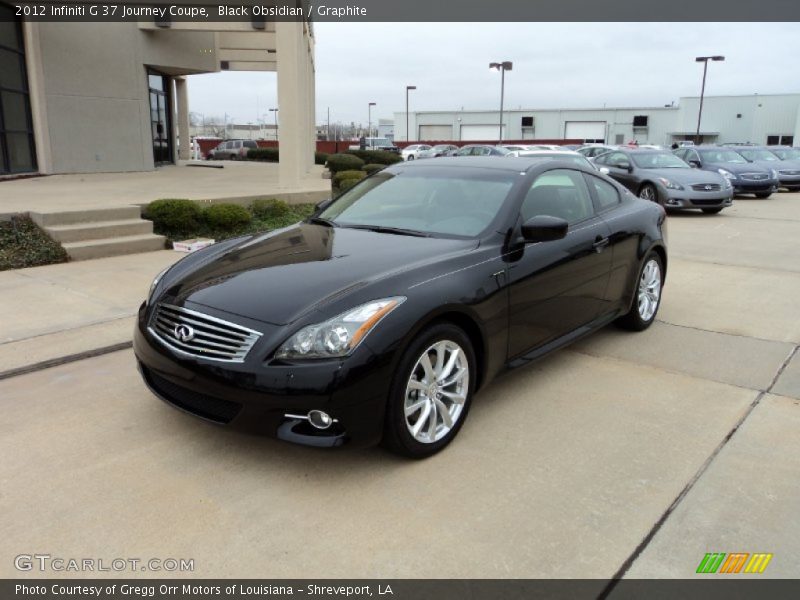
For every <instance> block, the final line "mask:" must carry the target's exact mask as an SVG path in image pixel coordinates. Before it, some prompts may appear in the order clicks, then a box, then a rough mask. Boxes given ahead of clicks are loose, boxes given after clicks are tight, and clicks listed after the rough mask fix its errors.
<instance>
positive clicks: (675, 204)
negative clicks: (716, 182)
mask: <svg viewBox="0 0 800 600" xmlns="http://www.w3.org/2000/svg"><path fill="white" fill-rule="evenodd" d="M659 191H660V193H661V194H662V197H663V198H664V206H665V207H666V208H725V207H726V206H731V205H732V204H733V190H732V189H730V188H729V189H722V190H720V191H715V192H705V191H696V190H693V189H691V188H689V189H684V190H672V189H667V188H665V187H662V188H661V189H660V190H659Z"/></svg>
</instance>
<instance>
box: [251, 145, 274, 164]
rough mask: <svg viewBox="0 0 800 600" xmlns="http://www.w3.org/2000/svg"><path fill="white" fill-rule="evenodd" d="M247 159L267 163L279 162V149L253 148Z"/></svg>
mask: <svg viewBox="0 0 800 600" xmlns="http://www.w3.org/2000/svg"><path fill="white" fill-rule="evenodd" d="M247 158H249V159H250V160H265V161H267V162H278V149H277V148H251V149H250V150H248V151H247Z"/></svg>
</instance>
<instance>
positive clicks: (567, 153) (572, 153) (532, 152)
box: [519, 150, 583, 157]
mask: <svg viewBox="0 0 800 600" xmlns="http://www.w3.org/2000/svg"><path fill="white" fill-rule="evenodd" d="M519 152H524V153H525V154H520V157H524V156H539V155H542V154H546V155H552V154H563V155H564V156H583V154H581V153H580V152H575V151H574V150H520V151H519Z"/></svg>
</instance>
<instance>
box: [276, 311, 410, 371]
mask: <svg viewBox="0 0 800 600" xmlns="http://www.w3.org/2000/svg"><path fill="white" fill-rule="evenodd" d="M405 300H406V299H405V297H403V296H395V297H393V298H384V299H383V300H374V301H372V302H368V303H367V304H362V305H361V306H358V307H356V308H354V309H352V310H350V311H347V312H346V313H343V314H341V315H339V316H336V317H333V318H332V319H329V320H327V321H325V322H324V323H317V324H316V325H309V326H307V327H303V329H301V330H300V331H298V332H297V333H295V334H294V335H293V336H292V337H290V338H289V339H288V340H286V341H285V342H284V343H283V345H281V347H280V348H278V351H277V352H276V353H275V358H335V357H340V356H347V355H348V354H350V353H351V352H352V351H353V350H355V349H356V347H357V346H358V345H359V344H360V343H361V340H363V339H364V338H365V337H367V334H369V332H370V331H372V329H373V328H374V327H375V326H376V325H377V324H378V323H379V322H380V320H381V319H383V317H385V316H386V315H388V314H389V313H390V312H392V311H393V310H394V309H395V308H397V307H398V306H400V305H401V304H402V303H403V302H405Z"/></svg>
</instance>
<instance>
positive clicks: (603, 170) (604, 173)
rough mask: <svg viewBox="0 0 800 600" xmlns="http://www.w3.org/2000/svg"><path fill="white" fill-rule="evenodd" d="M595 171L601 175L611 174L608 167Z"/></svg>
mask: <svg viewBox="0 0 800 600" xmlns="http://www.w3.org/2000/svg"><path fill="white" fill-rule="evenodd" d="M597 170H598V171H600V172H601V173H602V174H603V175H608V174H609V173H611V171H610V170H609V169H608V167H598V168H597Z"/></svg>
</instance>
